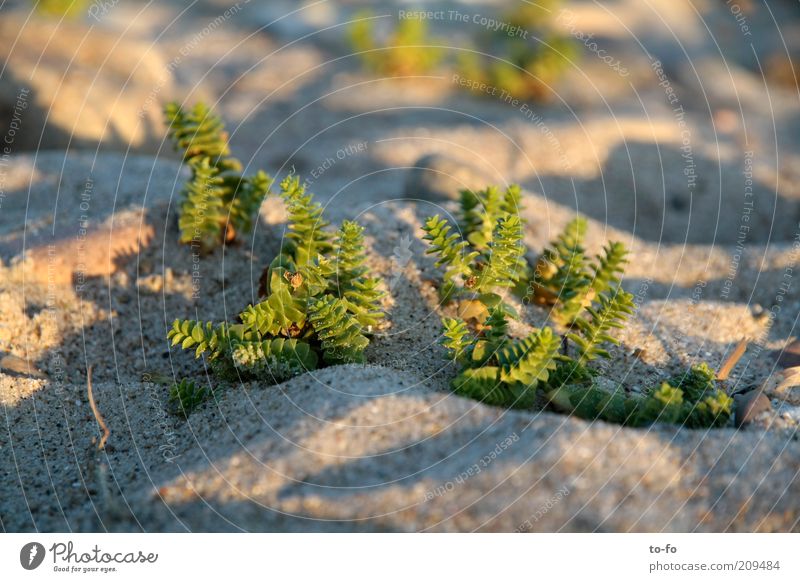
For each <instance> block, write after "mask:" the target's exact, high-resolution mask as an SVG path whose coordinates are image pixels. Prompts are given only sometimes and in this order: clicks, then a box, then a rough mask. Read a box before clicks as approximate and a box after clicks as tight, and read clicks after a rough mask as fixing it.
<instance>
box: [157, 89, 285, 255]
mask: <svg viewBox="0 0 800 582" xmlns="http://www.w3.org/2000/svg"><path fill="white" fill-rule="evenodd" d="M165 115H166V122H167V125H168V127H169V136H170V138H171V139H172V141H173V144H174V147H175V149H176V150H177V151H180V152H181V153H182V155H183V161H184V162H185V163H186V164H187V165H188V166H189V168H190V169H191V178H190V179H189V181H188V182H187V184H186V185H185V186H184V188H183V193H182V195H183V197H182V201H181V205H180V213H179V218H178V226H179V228H180V231H181V236H180V241H181V242H182V243H185V244H191V245H196V246H197V247H198V248H199V249H200V250H201V252H204V253H207V252H210V251H212V250H213V249H214V248H216V247H218V246H220V245H222V244H223V243H226V242H231V241H233V240H235V239H236V237H237V234H240V233H247V232H250V231H251V230H252V229H253V224H254V221H255V218H256V216H257V215H258V210H259V208H260V207H261V203H262V201H263V200H264V197H265V196H266V195H267V194H268V192H269V188H270V185H271V183H272V178H270V177H269V175H267V174H266V173H265V172H263V171H260V170H259V171H258V172H256V174H255V175H253V176H248V177H245V176H243V175H242V173H241V172H242V163H241V162H240V161H239V160H237V159H236V158H234V157H232V156H231V153H230V148H229V146H228V134H227V132H226V131H225V127H224V125H223V123H222V120H221V119H220V118H219V117H217V116H216V115H214V114H213V112H212V111H211V110H210V109H209V108H208V106H207V105H205V104H204V103H197V104H196V105H195V106H194V107H192V108H191V109H189V110H187V109H184V108H183V107H181V106H180V105H179V104H178V103H175V102H173V103H169V104H167V106H166V108H165Z"/></svg>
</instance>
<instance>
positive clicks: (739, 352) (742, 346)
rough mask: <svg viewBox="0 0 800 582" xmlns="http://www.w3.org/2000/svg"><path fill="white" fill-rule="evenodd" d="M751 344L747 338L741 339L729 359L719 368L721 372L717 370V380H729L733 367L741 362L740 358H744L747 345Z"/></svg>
mask: <svg viewBox="0 0 800 582" xmlns="http://www.w3.org/2000/svg"><path fill="white" fill-rule="evenodd" d="M748 345H749V343H748V341H747V340H746V339H743V340H740V341H739V343H738V344H737V345H736V348H735V349H734V350H733V352H732V353H731V355H730V356H728V359H727V360H725V361H724V362H723V363H722V366H720V368H719V372H717V380H721V381H722V380H727V379H728V376H730V373H731V370H733V367H734V366H735V365H736V364H737V363H739V360H741V359H742V356H743V355H744V352H745V351H746V350H747V346H748Z"/></svg>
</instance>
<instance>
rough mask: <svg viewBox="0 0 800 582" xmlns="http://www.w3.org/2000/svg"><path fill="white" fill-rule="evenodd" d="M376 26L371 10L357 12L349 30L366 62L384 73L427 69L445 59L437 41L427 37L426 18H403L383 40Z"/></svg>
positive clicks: (361, 56)
mask: <svg viewBox="0 0 800 582" xmlns="http://www.w3.org/2000/svg"><path fill="white" fill-rule="evenodd" d="M378 36H379V35H378V34H377V33H376V30H375V18H374V15H373V14H372V12H370V11H362V12H360V13H359V14H357V15H356V18H355V20H354V21H353V23H352V24H351V25H350V28H349V30H348V40H349V41H350V46H351V47H352V49H353V50H354V51H356V52H357V53H358V54H359V57H360V58H361V62H362V63H363V64H364V66H365V67H366V68H368V69H370V70H372V71H374V72H376V73H378V74H381V75H413V74H420V73H426V72H428V71H430V70H432V69H434V68H436V66H437V65H438V64H439V63H440V62H441V61H442V59H443V56H444V54H443V51H442V49H440V48H438V47H437V46H433V45H435V44H438V41H435V40H432V39H430V38H429V37H428V25H427V23H426V22H425V21H424V20H418V19H410V18H409V19H401V20H399V22H398V23H397V26H396V27H395V28H394V30H393V31H392V32H391V34H390V35H389V36H388V37H387V38H386V39H385V40H383V41H381V40H380V39H379V38H378Z"/></svg>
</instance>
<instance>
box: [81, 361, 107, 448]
mask: <svg viewBox="0 0 800 582" xmlns="http://www.w3.org/2000/svg"><path fill="white" fill-rule="evenodd" d="M86 391H87V392H88V393H89V406H91V407H92V412H93V413H94V417H95V419H96V420H97V424H99V425H100V428H102V429H103V436H102V438H101V439H100V444H98V445H97V450H98V451H102V450H103V449H104V448H106V441H107V440H108V437H109V435H110V434H111V431H110V430H108V427H107V426H106V422H105V421H104V420H103V417H102V415H101V414H100V411H99V410H97V404H95V401H94V394H93V393H92V366H89V369H88V370H87V371H86Z"/></svg>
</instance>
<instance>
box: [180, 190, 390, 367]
mask: <svg viewBox="0 0 800 582" xmlns="http://www.w3.org/2000/svg"><path fill="white" fill-rule="evenodd" d="M280 187H281V197H282V198H283V200H284V202H285V204H286V206H287V211H288V215H289V226H288V229H287V231H288V232H287V235H286V237H285V242H284V244H283V246H282V248H281V251H280V253H279V254H278V256H276V257H275V259H274V260H273V261H272V262H271V263H270V265H269V266H268V267H267V269H266V270H265V277H264V278H265V280H266V288H265V294H264V295H265V296H264V298H263V300H262V301H260V302H259V303H256V304H255V305H249V306H248V307H247V308H246V309H244V310H243V311H242V312H241V313H240V315H239V323H233V324H230V323H220V324H214V323H212V322H199V321H192V320H176V321H175V322H174V323H173V326H172V329H171V330H170V331H169V334H168V338H169V339H170V340H172V344H173V345H180V346H181V347H182V348H183V349H191V350H194V352H195V356H196V357H200V356H201V355H206V356H207V358H208V360H209V361H210V362H211V364H212V368H213V369H214V370H215V371H216V373H218V374H219V375H220V376H222V377H223V378H225V379H228V380H235V379H238V378H243V379H259V380H262V381H268V382H271V383H279V382H283V381H285V380H288V379H289V378H292V377H293V376H296V375H298V374H301V373H303V372H305V371H308V370H314V369H315V368H317V367H318V366H319V365H320V364H322V363H324V364H343V363H362V362H364V349H365V348H366V347H367V345H369V335H370V334H371V333H372V331H373V328H374V327H375V326H377V325H378V324H379V322H380V321H381V319H382V318H383V317H384V313H383V311H382V309H381V306H380V303H381V300H382V298H383V296H384V292H383V291H382V290H381V289H380V285H379V279H377V278H375V277H372V276H370V274H369V271H368V269H367V267H366V265H365V262H366V252H365V247H364V229H363V227H361V226H360V225H358V224H357V223H355V222H350V221H345V222H344V223H343V224H342V225H341V226H340V228H339V229H338V231H336V232H332V231H331V230H330V228H329V224H328V223H327V222H326V221H325V220H324V218H323V216H322V207H321V206H320V205H319V204H318V203H317V202H314V200H313V197H312V196H311V194H309V193H307V192H306V190H305V187H304V186H303V185H301V183H300V180H299V178H297V177H296V176H289V177H287V178H286V179H285V180H283V182H282V183H281V185H280Z"/></svg>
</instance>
